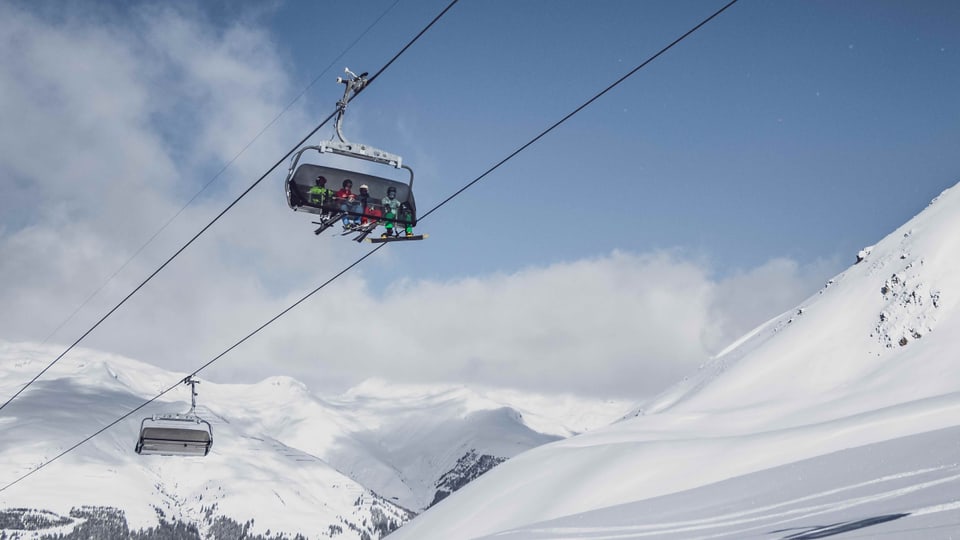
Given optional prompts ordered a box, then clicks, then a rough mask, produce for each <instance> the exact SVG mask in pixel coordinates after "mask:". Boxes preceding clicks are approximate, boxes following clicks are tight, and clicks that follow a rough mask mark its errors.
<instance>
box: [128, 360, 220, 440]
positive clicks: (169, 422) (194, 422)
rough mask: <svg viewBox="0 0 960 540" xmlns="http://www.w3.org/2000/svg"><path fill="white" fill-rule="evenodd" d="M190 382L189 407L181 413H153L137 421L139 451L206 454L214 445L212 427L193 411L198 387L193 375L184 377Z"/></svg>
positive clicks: (195, 405) (186, 381)
mask: <svg viewBox="0 0 960 540" xmlns="http://www.w3.org/2000/svg"><path fill="white" fill-rule="evenodd" d="M183 383H184V384H189V385H190V394H191V395H190V410H189V411H187V412H186V413H184V414H156V415H153V416H151V417H148V418H144V419H143V420H142V421H141V422H140V438H139V439H138V440H137V445H136V447H135V450H136V452H137V453H138V454H141V455H160V456H205V455H207V454H209V453H210V449H211V448H212V447H213V427H212V426H211V425H210V422H207V421H206V420H204V419H202V418H200V417H199V416H197V415H196V412H195V411H196V408H197V388H196V385H197V384H199V383H200V381H198V380H196V379H194V378H193V377H187V378H186V379H184V380H183Z"/></svg>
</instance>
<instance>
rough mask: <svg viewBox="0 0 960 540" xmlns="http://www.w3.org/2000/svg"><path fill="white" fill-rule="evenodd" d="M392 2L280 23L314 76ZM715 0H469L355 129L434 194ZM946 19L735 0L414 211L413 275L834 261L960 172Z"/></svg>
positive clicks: (919, 12)
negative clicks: (617, 83) (640, 260)
mask: <svg viewBox="0 0 960 540" xmlns="http://www.w3.org/2000/svg"><path fill="white" fill-rule="evenodd" d="M391 4H392V2H379V3H376V2H373V3H365V5H364V6H363V9H362V10H360V11H359V12H358V11H356V6H349V11H350V13H344V12H342V11H339V10H345V9H346V8H347V6H339V8H338V7H337V6H335V5H328V4H315V5H312V6H307V5H305V4H304V3H293V4H290V5H285V6H283V7H282V8H281V9H280V10H279V11H278V12H277V13H276V14H275V15H274V18H273V25H274V26H273V27H274V28H275V31H276V32H277V34H278V35H281V36H283V40H282V41H281V43H282V44H284V47H289V51H288V54H289V55H290V57H291V58H292V61H293V62H294V63H295V65H296V66H298V67H302V68H301V69H303V70H304V72H303V73H304V74H303V77H305V78H306V77H310V76H312V75H313V74H314V73H315V72H316V67H314V68H313V69H312V70H311V69H310V67H313V66H325V65H326V61H327V57H328V55H321V54H319V50H325V47H329V48H334V49H335V48H336V46H337V44H342V43H348V42H350V41H352V38H353V37H354V36H355V35H358V34H359V32H360V31H362V29H363V28H365V25H366V24H368V21H371V20H373V19H375V17H376V16H378V15H379V14H380V13H381V12H382V10H383V9H385V6H386V7H389V6H390V5H391ZM416 4H417V5H416V6H410V5H403V4H399V5H397V7H396V8H394V9H393V10H392V11H391V12H390V13H388V15H387V16H386V17H385V18H384V20H383V21H382V22H381V24H380V25H378V26H377V27H376V28H375V29H374V30H373V31H372V32H371V34H370V35H369V39H367V40H364V41H363V42H362V43H361V45H360V46H358V47H356V48H355V49H354V50H353V51H351V53H350V54H348V55H347V57H346V58H345V60H344V62H345V63H347V64H349V65H350V66H351V67H352V68H354V69H375V68H376V67H378V66H379V65H381V64H382V63H383V61H384V59H385V58H388V57H389V55H390V54H391V53H392V51H393V50H395V49H396V48H397V47H398V46H399V45H400V44H402V43H403V42H404V40H405V39H406V38H407V36H409V35H411V33H412V32H413V31H415V30H416V29H418V27H419V26H422V24H423V22H424V21H426V20H429V18H430V17H431V16H432V14H434V13H436V12H438V11H439V9H441V8H442V7H443V6H444V5H446V2H418V3H416ZM722 4H723V3H721V2H601V3H599V4H596V3H587V2H495V1H494V2H465V3H463V4H460V5H457V6H455V8H454V9H453V10H452V11H451V12H450V13H449V14H448V15H447V16H446V17H445V18H444V19H443V20H442V24H440V25H438V26H437V27H436V28H435V29H434V30H431V32H430V33H429V34H428V35H427V36H425V38H424V39H423V41H422V42H421V43H418V44H417V46H416V47H415V48H414V49H412V50H411V51H410V52H409V53H408V54H407V55H406V56H404V57H403V58H402V59H401V61H400V62H399V63H398V64H397V65H396V66H395V67H394V68H392V69H391V71H389V72H388V73H387V74H385V75H384V77H382V79H381V80H379V81H377V85H376V87H371V89H370V91H369V94H368V95H366V96H364V101H363V102H360V101H359V100H358V102H357V104H356V109H357V111H356V115H355V116H356V117H360V118H356V117H350V118H348V127H354V126H352V125H349V120H367V119H368V118H367V115H376V116H378V117H380V118H375V119H370V121H369V122H365V123H364V124H363V125H362V127H361V129H362V131H363V135H364V136H368V138H369V139H370V143H371V144H379V145H381V146H383V147H386V148H396V149H397V151H398V152H401V153H403V154H405V155H407V156H409V157H408V161H409V162H410V163H411V164H412V165H413V166H414V167H417V165H418V164H419V163H418V161H419V162H423V166H424V167H426V170H425V172H424V173H423V174H421V175H420V176H418V181H420V182H422V183H421V184H420V186H421V189H420V190H419V192H418V196H419V200H420V201H421V206H422V207H429V203H430V202H433V201H436V200H438V199H440V198H442V197H443V196H446V195H447V194H449V193H450V192H452V191H453V190H454V189H455V188H456V187H458V186H459V185H461V184H463V183H465V182H466V181H469V180H471V179H473V178H474V177H475V176H476V175H477V174H479V173H480V172H482V171H483V170H485V168H486V167H487V166H489V165H492V164H493V163H496V162H497V161H498V160H499V159H500V158H502V157H504V156H505V155H507V154H508V153H509V151H511V150H512V149H513V148H516V147H517V146H519V145H520V144H522V143H524V142H526V141H527V140H528V139H529V138H531V137H532V136H533V135H535V134H536V133H538V132H539V130H541V129H543V128H544V127H546V126H548V125H550V124H551V123H552V122H553V121H555V120H557V119H559V118H560V117H562V115H563V114H565V113H566V112H568V111H570V110H572V109H573V108H574V107H575V106H576V105H579V104H580V103H581V102H582V101H584V100H585V99H586V98H588V97H589V96H591V95H592V94H593V93H595V92H596V91H598V90H599V89H601V88H603V87H604V86H605V85H606V84H608V83H609V82H612V81H613V80H615V79H616V78H617V77H619V76H620V75H621V74H623V73H625V72H626V71H627V70H628V69H630V68H632V67H633V66H634V65H636V64H638V63H639V62H641V61H642V60H643V59H645V58H646V57H647V56H649V55H650V54H652V53H653V52H655V51H656V50H657V49H659V48H660V47H661V46H663V45H664V44H666V43H668V42H670V41H671V40H672V39H673V38H675V37H676V36H678V35H680V34H681V33H682V32H683V31H685V30H686V29H688V28H689V27H691V26H692V25H693V24H694V23H695V22H697V21H699V20H700V19H702V18H703V17H704V16H706V15H707V14H709V13H710V12H712V11H713V10H715V9H716V8H718V7H719V6H721V5H722ZM327 17H329V18H330V19H333V20H334V21H337V22H336V23H333V24H328V23H326V22H323V21H324V20H325V18H327ZM292 19H298V20H299V21H300V23H301V25H300V26H294V27H292V28H291V27H290V26H289V25H288V24H289V22H290V21H291V20H292ZM958 21H960V7H958V6H956V4H955V3H949V2H917V3H906V2H844V3H836V2H741V3H739V4H737V5H735V6H734V7H733V8H732V9H731V10H729V11H728V12H727V13H725V14H724V15H723V16H721V17H720V18H718V19H717V20H715V21H714V22H712V23H711V24H710V25H709V26H707V27H705V28H704V29H702V30H701V31H700V32H698V33H697V34H695V35H694V36H693V37H691V38H690V39H688V40H687V41H685V42H684V43H682V44H681V45H680V46H678V47H676V48H675V49H673V50H671V51H670V52H669V53H668V54H666V55H664V56H663V57H661V58H660V59H658V60H657V61H655V62H654V63H653V64H651V65H650V66H648V67H647V68H645V69H644V70H642V71H641V72H639V73H638V74H637V75H635V76H634V77H633V78H632V79H631V80H629V81H627V82H626V83H625V84H624V85H622V86H621V87H620V88H618V89H616V90H614V91H613V92H611V93H610V94H608V95H607V96H605V97H604V98H603V99H602V100H601V101H599V102H597V103H595V104H594V105H593V106H591V107H590V108H589V109H587V110H585V111H584V112H583V113H581V115H579V116H578V117H575V118H574V119H572V120H571V121H570V122H568V123H567V124H566V125H564V126H563V127H562V128H561V129H560V130H558V131H556V132H554V133H553V134H551V135H550V136H548V138H546V139H544V140H542V141H541V142H540V143H538V144H537V146H536V147H534V148H531V149H530V150H529V151H528V152H525V153H524V154H522V155H521V156H518V158H516V159H515V160H514V161H512V162H510V163H509V164H507V165H506V166H505V167H503V168H501V169H500V170H498V171H497V172H495V173H494V174H493V175H491V176H490V177H489V178H487V179H486V180H484V181H483V184H481V185H479V186H477V187H476V188H475V189H474V191H473V192H471V193H469V194H468V195H466V196H464V197H462V198H461V199H459V200H457V201H456V203H455V204H454V205H453V206H452V207H450V208H449V209H444V210H443V215H437V216H436V218H435V219H436V220H437V222H434V223H436V224H427V223H425V224H424V230H428V229H433V228H436V229H439V230H438V231H437V232H435V233H434V236H435V238H434V240H435V242H434V243H435V244H443V246H442V247H438V246H431V247H427V246H424V247H422V248H420V249H418V250H417V252H416V253H417V255H416V259H418V260H423V261H424V263H423V264H422V265H421V264H418V262H417V261H412V262H413V264H414V265H415V269H414V270H412V271H413V272H415V273H416V274H418V275H419V274H421V273H422V272H423V271H424V270H426V271H433V272H436V273H437V275H439V276H443V275H447V274H448V273H451V272H452V273H455V274H459V273H464V272H466V273H471V272H473V271H475V270H481V271H483V270H510V269H512V268H515V267H517V266H522V265H524V264H529V263H531V262H552V261H556V260H566V259H570V258H576V257H582V256H584V255H585V254H588V255H596V254H603V253H606V252H609V251H610V250H611V249H628V250H640V251H646V250H650V249H655V248H674V247H680V248H682V249H684V250H689V251H692V252H695V253H702V254H705V255H706V256H707V257H709V258H710V259H711V260H712V261H713V263H714V264H715V266H716V270H717V271H718V272H720V273H726V272H730V271H733V270H736V269H743V268H748V267H750V266H753V265H756V264H759V263H761V262H763V261H764V260H766V259H768V258H770V257H772V256H786V257H791V258H795V259H797V260H799V261H803V262H808V261H813V260H816V259H820V258H826V259H831V260H832V259H837V260H839V261H840V262H843V263H846V262H848V261H849V260H850V259H851V256H852V254H853V253H855V252H856V251H857V250H858V249H859V248H860V247H862V246H863V245H865V244H869V243H872V242H874V241H875V240H877V239H879V238H880V237H881V236H883V235H884V234H886V233H887V232H889V231H890V230H892V229H893V228H894V227H896V226H897V225H898V224H900V223H902V222H903V221H905V220H906V219H908V218H909V217H911V216H912V215H914V214H915V213H916V212H917V211H918V210H919V209H920V208H922V207H923V206H924V205H925V204H926V202H927V201H928V200H929V199H930V198H932V197H933V196H935V195H936V194H937V193H939V191H941V190H942V189H943V188H944V187H946V186H948V185H952V183H953V182H954V181H956V179H957V172H958V166H957V163H956V160H955V158H954V153H955V149H956V148H957V147H958V143H960V139H958V137H960V132H958V130H957V129H956V124H957V119H958V117H960V106H958V103H957V100H955V99H953V96H955V95H957V93H958V90H960V70H958V69H957V67H958V66H960V47H958V45H960V43H958V42H960V38H958V36H957V34H956V32H955V29H956V24H957V22H958ZM317 28H321V29H323V30H322V31H321V32H316V31H314V32H311V29H317ZM317 34H320V35H317ZM318 57H319V58H318ZM324 93H325V94H326V95H327V96H333V97H335V96H336V92H335V89H334V88H331V87H330V85H329V84H318V85H317V86H315V87H314V88H313V91H312V92H311V94H312V95H315V96H316V99H317V100H318V101H319V102H321V103H322V99H323V94H324ZM327 100H328V102H329V100H330V98H329V97H328V98H327ZM326 110H327V109H326V108H323V107H321V108H320V111H326ZM353 112H354V111H351V113H353ZM379 120H382V121H383V122H384V125H379V123H378V121H379ZM400 122H403V123H404V124H405V126H407V127H406V128H405V129H406V132H405V133H398V132H399V128H398V127H397V124H398V123H400ZM391 124H392V125H391ZM354 132H356V130H354ZM348 133H349V132H348ZM368 134H369V135H368ZM421 156H422V157H421ZM417 158H420V159H417ZM421 179H422V180H421ZM581 193H583V194H589V195H587V196H586V197H585V198H582V197H581V196H578V194H581ZM511 199H512V200H511ZM604 207H606V208H608V209H609V210H608V211H607V212H603V208H604ZM591 214H593V216H591ZM466 216H475V217H474V218H473V219H464V218H465V217H466ZM509 216H516V219H515V220H511V219H509ZM568 216H569V217H576V218H582V220H583V221H582V224H577V223H575V222H571V221H568V219H567V217H568ZM511 221H514V222H519V223H522V224H523V225H522V226H519V227H518V226H517V225H516V223H511ZM518 228H519V229H520V230H516V229H518ZM514 231H515V232H514ZM531 237H532V238H531ZM464 242H465V243H467V244H468V246H461V244H462V243H464ZM447 246H450V247H451V248H452V249H457V247H458V246H460V249H457V251H458V252H459V254H458V257H456V258H450V257H448V256H445V254H446V253H448V252H449V249H447V248H446V247H447ZM464 247H466V249H463V248H464ZM411 251H412V250H411ZM491 252H499V253H496V254H494V253H491ZM836 269H838V270H839V269H840V267H839V266H838V267H836Z"/></svg>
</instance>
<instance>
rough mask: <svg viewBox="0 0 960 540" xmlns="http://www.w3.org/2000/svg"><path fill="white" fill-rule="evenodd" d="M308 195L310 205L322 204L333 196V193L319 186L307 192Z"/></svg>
mask: <svg viewBox="0 0 960 540" xmlns="http://www.w3.org/2000/svg"><path fill="white" fill-rule="evenodd" d="M308 193H309V194H310V203H311V204H318V205H320V204H323V203H325V202H327V200H328V199H329V198H330V197H332V196H333V191H331V190H329V189H327V188H325V187H320V186H313V187H312V188H310V191H309V192H308Z"/></svg>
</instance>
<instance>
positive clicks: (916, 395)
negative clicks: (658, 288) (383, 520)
mask: <svg viewBox="0 0 960 540" xmlns="http://www.w3.org/2000/svg"><path fill="white" fill-rule="evenodd" d="M958 231H960V189H957V188H956V187H955V188H953V189H951V190H948V191H946V192H944V193H943V194H941V196H940V197H938V198H937V199H935V200H934V202H932V203H931V204H930V205H929V206H928V207H927V208H926V209H925V210H924V211H923V212H921V213H920V214H919V215H918V216H916V217H915V218H914V219H912V220H911V221H910V222H909V223H907V224H906V225H904V226H902V227H901V228H899V229H897V230H896V231H894V232H893V233H892V234H890V235H889V236H887V237H886V238H884V239H883V240H881V241H880V242H878V243H877V244H876V245H875V246H871V247H869V248H866V249H864V251H863V252H861V255H860V257H859V258H860V259H862V260H859V261H858V262H857V263H856V264H854V265H853V266H851V267H850V268H849V269H848V270H846V271H845V272H843V273H842V274H840V275H838V276H836V277H835V278H834V279H832V280H830V281H829V282H828V283H827V284H826V285H825V286H824V287H823V289H822V290H820V291H819V292H817V293H816V294H815V295H813V296H812V297H810V298H808V299H807V300H806V301H804V302H803V303H802V304H801V305H799V306H797V307H796V308H795V309H792V310H790V311H788V312H786V313H784V314H783V315H781V316H779V317H776V318H774V319H773V320H771V321H769V322H767V323H766V324H763V325H761V326H760V327H758V328H757V329H756V330H754V331H753V332H751V333H749V334H748V335H747V336H745V337H744V338H743V339H741V340H739V341H738V342H737V343H734V344H733V345H731V346H730V347H728V348H727V350H725V351H723V352H722V353H721V354H719V355H718V356H717V357H716V358H714V359H713V360H712V361H710V362H708V363H707V364H705V365H704V366H702V367H701V369H700V370H699V371H698V372H697V373H696V374H694V375H693V376H691V377H689V378H688V379H686V380H684V381H683V382H681V383H680V384H678V385H676V386H675V387H674V388H672V389H670V390H669V391H667V392H665V393H664V394H663V395H661V396H658V397H657V398H656V399H653V400H650V401H649V402H647V403H644V404H643V405H641V406H640V407H638V408H637V409H636V412H635V414H631V415H629V416H628V417H626V418H624V419H623V420H622V421H621V422H618V423H616V424H614V425H611V426H608V427H605V428H601V429H597V430H594V431H591V432H589V433H586V434H583V435H579V436H576V437H572V438H569V439H565V440H562V441H558V442H555V443H552V444H548V445H544V446H540V447H537V448H534V449H533V450H530V451H528V452H525V453H524V454H522V455H519V456H517V457H515V458H514V459H511V460H510V461H508V462H506V463H504V464H503V465H501V466H499V467H497V468H496V469H494V470H492V471H491V472H490V473H488V474H487V475H485V476H483V477H482V478H480V479H478V480H477V481H476V482H474V483H472V484H470V485H469V486H467V487H465V488H464V489H463V490H461V491H459V492H457V493H455V494H453V495H452V496H450V497H449V498H447V499H446V500H444V501H443V502H441V503H440V504H438V505H437V506H435V507H433V508H431V509H430V510H428V511H427V512H425V513H423V514H422V515H420V516H418V517H417V518H416V519H414V520H413V521H411V522H410V523H408V524H406V525H405V526H404V527H403V528H401V529H400V530H399V531H397V532H396V533H395V536H391V539H394V538H395V539H396V540H405V539H413V538H415V539H418V540H429V539H444V540H448V539H459V538H479V537H484V538H485V537H490V538H511V539H514V538H518V539H519V538H592V539H597V538H731V539H732V538H790V539H793V540H799V539H802V538H822V537H826V536H833V535H836V534H841V533H843V532H849V531H854V530H856V531H859V534H861V535H862V534H863V533H864V532H866V533H867V536H870V535H872V534H883V535H889V536H885V537H891V538H947V537H952V536H956V535H957V534H958V533H960V502H958V501H960V496H958V495H957V493H960V490H958V488H960V466H958V461H960V442H958V441H960V439H958V438H957V437H958V430H957V429H956V428H955V427H954V426H956V425H957V423H958V418H960V361H958V356H957V355H958V351H960V316H958V304H960V234H958ZM866 528H869V529H868V530H867V531H864V530H863V529H866ZM860 537H865V536H860Z"/></svg>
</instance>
